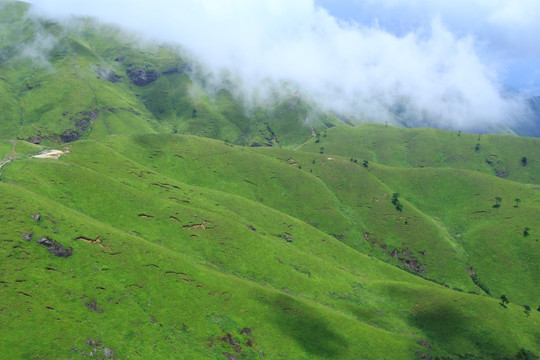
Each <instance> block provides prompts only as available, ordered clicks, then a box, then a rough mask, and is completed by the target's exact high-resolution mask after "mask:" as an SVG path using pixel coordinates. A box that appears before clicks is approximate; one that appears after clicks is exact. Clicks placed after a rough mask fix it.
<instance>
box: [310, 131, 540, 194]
mask: <svg viewBox="0 0 540 360" xmlns="http://www.w3.org/2000/svg"><path fill="white" fill-rule="evenodd" d="M317 141H318V142H317ZM539 148H540V139H538V138H526V137H517V136H506V135H473V134H464V133H458V132H452V131H444V130H437V129H427V128H418V129H400V128H395V127H386V126H384V125H376V124H364V125H359V126H357V127H350V126H337V127H334V128H332V129H328V130H327V131H324V132H322V134H321V135H320V136H319V137H318V138H314V139H312V140H310V141H309V142H308V143H306V144H305V145H304V146H302V147H301V148H300V150H302V151H308V152H314V153H321V152H322V153H324V154H333V155H341V156H344V157H346V158H353V159H356V160H359V161H360V162H362V161H363V160H368V161H373V162H376V163H378V164H382V165H387V166H392V167H412V168H424V167H437V168H455V169H468V170H476V171H480V172H484V173H486V174H491V175H496V176H498V177H501V178H505V179H509V180H514V181H519V182H522V183H531V184H538V183H540V152H539V150H538V149H539Z"/></svg>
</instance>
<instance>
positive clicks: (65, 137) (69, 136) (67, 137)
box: [60, 129, 81, 143]
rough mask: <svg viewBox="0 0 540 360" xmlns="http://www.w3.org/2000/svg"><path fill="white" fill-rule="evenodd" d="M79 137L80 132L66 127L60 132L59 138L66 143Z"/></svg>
mask: <svg viewBox="0 0 540 360" xmlns="http://www.w3.org/2000/svg"><path fill="white" fill-rule="evenodd" d="M80 137H81V134H80V133H79V132H78V131H75V130H70V129H67V130H66V131H64V132H63V133H62V134H60V139H62V142H65V143H68V142H72V141H76V140H78V139H79V138H80Z"/></svg>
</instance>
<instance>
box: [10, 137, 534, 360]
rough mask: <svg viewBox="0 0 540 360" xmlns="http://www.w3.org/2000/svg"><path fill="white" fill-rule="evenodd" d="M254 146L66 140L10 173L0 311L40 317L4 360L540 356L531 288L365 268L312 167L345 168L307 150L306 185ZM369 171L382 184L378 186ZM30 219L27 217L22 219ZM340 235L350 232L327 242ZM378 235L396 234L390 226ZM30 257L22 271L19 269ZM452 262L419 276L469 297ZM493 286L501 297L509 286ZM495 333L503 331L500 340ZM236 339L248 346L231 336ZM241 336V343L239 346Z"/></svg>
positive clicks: (438, 251)
mask: <svg viewBox="0 0 540 360" xmlns="http://www.w3.org/2000/svg"><path fill="white" fill-rule="evenodd" d="M19 144H24V143H19ZM16 146H18V145H16ZM260 152H261V151H255V150H251V149H243V148H242V147H238V146H231V145H227V144H223V143H220V142H216V141H213V140H205V139H201V138H195V137H184V136H178V135H176V136H175V135H172V136H171V135H169V136H164V135H145V136H134V137H120V136H114V137H108V138H106V139H104V140H103V141H101V142H94V141H86V142H76V143H73V144H72V145H71V146H70V147H69V153H67V154H66V155H64V156H62V157H60V158H59V159H37V158H24V157H22V158H19V159H17V160H15V161H13V162H11V163H9V164H7V165H6V167H5V169H4V172H3V174H2V176H1V180H2V181H1V182H0V185H1V187H2V194H3V199H4V201H3V206H2V215H1V216H2V218H3V219H6V218H8V219H9V221H8V222H7V226H6V227H2V234H1V235H0V236H1V237H2V239H4V241H3V244H4V245H3V247H2V249H3V250H2V251H3V252H4V254H5V255H4V256H5V257H6V259H8V261H7V262H5V263H4V265H3V269H2V270H3V271H2V273H3V274H5V277H4V278H3V279H2V281H3V282H2V284H3V290H2V291H3V293H4V294H5V298H6V299H8V301H7V302H6V305H5V306H4V309H3V313H4V314H6V317H5V319H6V321H8V320H9V321H10V322H12V321H15V322H16V324H18V325H17V326H16V327H17V328H19V329H24V328H26V326H25V325H24V324H25V323H26V322H33V321H36V320H37V318H40V319H42V320H40V321H42V322H46V325H45V326H44V327H38V328H36V330H34V331H35V332H34V333H33V336H31V337H29V338H28V339H29V340H28V341H27V342H26V343H25V346H22V347H19V349H20V350H18V351H24V353H23V352H20V353H18V352H16V353H14V354H15V355H16V357H17V356H20V357H25V356H28V355H31V356H37V355H39V354H41V355H42V356H43V357H44V358H47V357H51V356H68V354H73V355H77V354H79V355H80V351H85V353H86V354H88V353H89V351H90V350H92V348H91V347H88V346H86V345H85V343H84V342H85V339H87V338H91V339H92V340H93V341H100V342H102V348H104V347H106V348H110V349H113V350H114V351H115V353H116V354H117V356H118V357H120V358H122V357H127V356H136V357H137V356H138V357H148V356H157V357H167V356H169V355H170V354H190V352H188V350H187V348H186V347H187V346H189V348H190V349H191V350H189V351H191V352H192V354H193V355H192V356H193V357H200V358H207V357H216V358H223V356H224V355H223V354H224V353H227V354H233V355H234V356H238V358H242V357H240V356H243V357H245V358H250V357H251V356H257V352H258V350H262V351H263V353H264V354H267V355H270V354H271V355H273V356H274V357H275V358H343V359H349V358H351V357H354V356H355V355H353V354H359V353H362V354H364V355H362V356H360V358H375V359H378V358H389V359H392V358H396V357H398V358H411V359H413V358H417V356H418V351H420V352H422V353H424V354H431V355H432V356H451V357H453V356H458V355H466V354H469V355H468V356H473V357H475V358H482V357H484V358H493V357H494V356H500V358H503V357H504V356H507V357H510V356H514V355H516V354H517V353H518V351H520V349H522V348H523V349H529V350H534V349H536V348H537V347H538V343H537V337H538V336H539V333H538V330H537V329H538V326H537V325H538V320H540V318H539V315H538V313H537V312H534V311H533V312H532V313H531V314H529V315H526V314H525V313H524V312H523V310H524V309H523V307H522V306H521V302H519V301H518V299H519V300H521V299H527V300H529V299H530V298H532V297H536V298H537V295H538V294H537V293H536V292H535V290H534V289H529V292H525V293H523V294H522V295H521V296H522V297H521V298H520V297H518V294H517V288H516V287H514V288H512V290H514V291H516V292H515V293H514V292H510V291H507V292H506V294H507V295H508V297H509V299H510V301H511V303H510V304H509V305H508V307H507V308H504V307H502V306H501V305H500V304H499V300H498V299H497V296H498V295H499V294H498V293H497V294H494V297H488V296H486V294H482V295H475V294H467V293H464V292H461V291H456V290H452V289H446V288H444V287H443V286H440V285H438V284H436V283H433V282H429V281H426V280H423V279H422V277H420V276H415V275H413V274H410V273H408V272H405V271H402V270H400V269H399V268H398V267H396V266H392V265H391V264H387V263H385V261H381V260H377V259H376V257H381V258H383V259H384V256H381V253H378V252H377V251H375V250H374V251H371V250H370V249H371V247H372V246H373V244H372V243H371V242H370V241H369V240H371V238H369V239H366V238H365V237H364V236H363V235H362V234H360V229H356V228H355V231H349V232H348V233H347V232H346V231H347V229H343V227H345V226H349V229H352V228H353V227H354V221H356V217H355V216H358V215H357V214H356V211H355V210H354V209H352V206H351V205H349V204H346V205H343V204H342V203H340V202H341V201H343V196H342V194H341V193H340V192H339V191H338V190H335V189H337V188H338V187H337V186H336V184H333V183H332V182H331V181H329V180H328V179H326V180H323V179H324V178H325V177H327V176H323V174H325V173H326V174H328V173H335V172H336V169H337V168H340V167H342V168H344V169H347V168H350V167H351V166H352V165H351V163H350V162H349V161H343V160H341V161H340V160H339V159H334V160H328V159H325V158H323V157H321V156H315V160H316V161H315V164H313V163H311V166H312V167H313V168H314V169H315V172H319V175H316V174H315V175H314V173H312V172H308V171H309V170H307V168H308V167H309V166H310V165H309V164H306V165H304V166H302V169H299V165H291V164H290V160H289V159H284V160H282V159H280V158H281V157H282V155H284V151H280V150H271V149H266V150H265V151H263V152H266V153H265V154H264V155H260V154H258V153H260ZM268 155H271V156H268ZM298 155H299V157H298V159H302V157H304V158H306V159H312V160H313V155H309V154H306V153H303V154H302V153H298ZM295 160H296V159H295ZM325 160H326V161H325ZM301 162H302V160H300V163H301ZM219 163H221V164H222V165H221V166H219V165H218V164H219ZM329 164H332V165H334V164H337V165H335V167H330V166H329ZM224 165H226V166H224ZM355 166H356V168H355V170H359V171H360V172H362V173H365V176H366V177H373V175H371V174H370V173H368V172H367V171H366V170H365V169H363V168H361V167H359V166H358V165H355ZM317 169H320V170H317ZM381 169H384V168H381ZM381 169H377V171H380V172H381V173H380V174H379V173H377V176H378V177H380V178H383V175H382V170H381ZM370 171H373V172H376V171H375V170H374V169H373V170H370ZM212 174H213V175H212ZM212 176H213V177H212ZM218 179H221V181H219V180H218ZM272 179H276V180H272ZM244 180H247V181H244ZM296 182H299V184H296V185H295V183H296ZM373 182H374V183H377V184H374V185H372V186H373V187H374V189H372V190H368V189H367V188H365V189H364V191H374V192H375V191H381V190H387V189H386V188H385V187H386V186H387V185H385V184H383V183H382V182H378V181H375V180H374V181H373ZM213 184H214V185H213ZM253 184H260V186H258V188H260V191H261V193H259V192H257V191H253V189H252V190H251V191H249V190H248V189H250V188H252V187H254V185H253ZM377 186H378V188H377ZM377 189H378V190H377ZM353 193H354V192H353ZM353 193H351V194H353ZM4 194H5V195H4ZM523 197H524V198H525V196H523ZM411 198H412V196H411ZM319 201H324V206H322V207H321V206H320V205H322V204H321V203H320V202H319ZM15 204H17V206H16V207H15V206H14V205H15ZM404 204H405V207H406V208H407V207H408V206H409V203H408V202H407V203H404ZM522 206H523V207H524V208H525V204H523V205H522ZM536 206H537V205H536ZM518 209H519V208H518ZM534 209H536V210H535V211H537V209H538V208H537V207H536V208H535V206H533V205H531V207H530V210H534ZM385 211H391V210H390V209H386V210H385ZM394 211H395V210H394ZM415 211H416V212H415V213H413V212H411V213H409V210H404V212H403V213H404V215H406V216H407V218H408V219H410V222H411V226H412V227H411V230H410V231H411V232H414V233H415V234H416V237H418V236H420V235H421V234H422V231H423V230H422V228H420V227H419V229H417V230H416V229H415V225H413V223H414V222H415V221H420V222H421V221H426V224H427V223H428V222H427V220H425V219H422V216H423V215H422V214H421V213H420V211H427V209H420V208H419V210H415ZM36 213H39V214H41V219H40V220H39V221H36V220H34V219H33V218H32V217H31V216H30V215H32V214H36ZM389 216H390V217H389V219H390V218H392V217H391V215H389ZM424 216H425V215H424ZM415 217H418V219H417V220H414V219H415ZM315 219H318V220H315ZM368 219H369V218H364V219H363V220H364V221H365V222H366V223H365V225H364V226H365V227H366V229H370V228H371V227H372V226H375V227H376V225H372V224H371V222H370V221H368ZM308 220H309V222H308ZM315 221H317V223H316V224H315ZM433 227H434V229H435V226H434V225H433ZM337 231H345V232H346V237H345V238H342V237H340V236H331V235H329V234H333V235H336V233H335V232H337ZM361 231H365V230H361ZM433 231H435V230H433ZM30 232H32V233H34V237H33V238H32V240H30V241H25V240H24V239H23V238H22V237H21V235H27V234H29V233H30ZM383 235H384V237H383ZM41 236H49V237H50V238H52V239H54V240H56V241H58V242H60V243H61V244H63V245H64V246H65V247H72V248H73V255H72V256H71V257H68V258H65V259H64V258H60V257H55V256H53V255H52V254H50V253H48V252H47V248H46V247H44V246H42V245H38V244H37V243H36V239H38V238H40V237H41ZM373 236H376V237H377V238H378V239H381V240H380V241H382V240H383V239H386V238H387V237H388V238H399V237H400V228H399V226H398V227H396V228H394V227H388V228H387V229H386V231H385V232H384V234H380V235H379V234H376V235H375V234H374V235H373ZM440 236H443V237H444V236H445V235H444V234H443V235H440ZM336 237H337V238H336ZM413 237H414V236H411V237H410V238H413ZM406 238H407V236H404V237H403V238H401V239H402V240H404V239H406ZM352 239H355V240H352ZM340 240H342V241H340ZM366 240H368V241H366ZM432 240H433V239H432ZM446 240H447V241H450V240H448V239H446ZM528 240H529V239H528ZM354 241H356V242H357V243H359V242H362V244H357V245H356V246H355V245H354ZM422 241H426V240H422V239H417V243H411V245H409V246H408V247H407V248H408V249H409V250H413V246H418V245H419V244H421V242H422ZM444 241H445V239H444V238H442V239H441V240H440V242H441V243H442V245H441V244H439V245H437V244H433V246H432V248H429V249H430V250H427V251H426V255H425V256H426V259H427V258H429V259H431V260H430V261H433V262H435V261H437V258H436V257H437V256H440V257H441V259H443V261H444V254H445V252H447V251H449V250H445V246H446V245H444ZM349 242H352V243H349ZM433 242H434V243H435V242H438V241H435V240H434V241H433ZM389 243H390V240H389ZM347 244H348V245H347ZM533 244H534V243H533ZM379 245H380V244H379V243H377V247H378V246H379ZM423 245H425V246H428V245H427V243H425V242H424V243H423ZM451 245H455V244H451ZM455 247H456V248H458V247H457V245H455ZM537 248H538V246H537V245H536V249H537ZM387 249H390V248H388V247H387ZM424 249H427V247H425V248H424ZM431 249H433V253H434V254H433V255H432V256H431V251H432V250H431ZM459 250H460V251H461V252H463V254H464V255H462V256H465V258H466V257H470V259H468V261H469V262H470V263H474V266H475V269H477V270H476V271H478V272H479V274H484V273H483V272H482V271H483V270H484V268H483V266H485V265H486V264H488V269H494V268H493V267H491V268H490V267H489V262H486V261H484V262H482V261H480V260H478V261H477V259H476V258H475V257H474V256H471V255H469V252H468V248H466V247H465V246H463V245H462V244H459ZM400 251H401V250H400ZM370 253H371V255H372V256H366V254H370ZM373 255H376V256H373ZM473 255H475V254H473ZM389 257H390V256H387V258H389ZM533 257H534V254H533V255H531V262H532V260H533ZM30 259H33V260H31V261H32V262H33V264H34V265H32V266H31V267H28V266H25V263H27V262H28V261H29V260H30ZM394 260H396V259H394ZM459 261H462V259H461V258H459V257H458V258H457V262H456V263H457V265H453V264H454V262H455V261H454V262H453V261H447V262H446V263H445V264H447V272H455V274H450V275H448V277H447V278H444V277H441V276H442V274H443V272H442V271H437V270H435V269H433V270H432V269H431V266H432V265H431V263H429V262H428V261H427V260H426V263H427V264H430V265H429V266H427V270H426V272H425V274H422V276H424V277H428V278H429V277H434V278H439V280H440V281H441V282H442V281H443V280H445V281H446V280H448V281H453V284H459V285H460V286H462V287H463V288H465V289H474V288H475V285H474V284H473V283H472V281H471V280H470V277H469V276H468V272H467V270H466V269H465V268H463V269H460V267H459V265H460V264H461V263H460V262H459ZM395 263H396V264H399V261H397V260H396V261H395ZM36 264H40V265H36ZM462 265H463V266H465V264H462ZM531 265H532V266H534V262H532V264H531ZM41 269H43V270H41ZM461 270H462V271H461ZM497 270H498V269H497ZM515 270H516V271H518V270H523V269H515ZM460 271H461V272H460ZM488 271H490V270H488ZM530 274H534V268H533V269H532V271H531V272H530ZM51 276H53V277H54V280H51V278H50V277H51ZM479 276H480V275H479ZM509 277H510V274H509ZM158 279H159V280H158ZM441 279H442V280H441ZM520 280H522V281H523V282H521V281H520V282H521V285H520V286H522V287H523V288H526V287H527V286H528V285H531V284H534V281H535V279H534V277H533V276H531V277H530V279H528V280H526V277H521V278H520ZM484 281H489V277H486V279H485V280H484ZM53 282H54V284H55V285H54V286H52V284H53ZM488 284H489V285H491V283H488ZM497 286H500V287H502V288H504V289H509V288H508V287H507V286H509V285H508V284H506V282H502V283H500V284H498V285H497ZM505 287H506V288H505ZM495 288H497V287H496V286H495ZM477 292H478V293H480V291H477ZM219 294H221V295H219ZM21 299H23V300H22V301H21ZM218 299H219V300H218ZM216 301H217V302H216ZM119 304H120V306H118V305H119ZM124 304H125V305H124ZM457 304H461V305H459V306H457ZM531 304H532V303H531ZM276 308H278V309H280V310H277V311H276ZM154 309H155V310H154ZM203 309H204V310H203ZM102 311H103V312H102ZM105 313H107V314H108V315H107V321H106V323H105V324H102V321H103V320H102V318H103V317H104V316H105ZM16 314H25V315H24V316H23V317H22V318H21V317H20V316H16ZM250 314H251V315H250ZM255 314H256V315H255ZM265 314H266V315H265ZM47 319H49V320H47ZM55 319H58V320H55ZM449 319H451V322H449ZM47 321H49V322H47ZM56 321H60V322H61V323H56ZM60 324H62V325H60ZM182 324H183V325H182ZM508 324H512V334H514V335H513V336H506V335H505V334H506V333H507V331H508V328H507V327H508ZM244 327H245V328H249V329H251V331H252V335H247V334H245V332H244V333H242V334H240V332H241V330H242V329H244ZM280 327H281V328H280ZM61 329H69V333H70V334H72V335H70V336H69V337H68V339H69V340H63V341H62V344H66V346H60V344H58V343H56V344H55V347H53V348H51V347H50V346H48V344H47V346H40V345H39V344H35V343H34V342H33V339H34V337H40V336H41V335H42V334H43V332H52V333H54V334H55V336H61V335H60V333H59V331H62V330H61ZM119 329H123V330H121V331H120V330H119ZM255 329H257V331H256V330H255ZM279 329H280V330H279ZM486 329H488V330H487V332H486ZM259 332H260V335H259V336H260V338H259V337H257V338H255V336H256V334H258V333H259ZM75 334H76V335H75ZM227 334H229V335H227ZM6 335H8V334H6ZM228 336H230V337H231V339H232V340H230V339H229V337H228ZM147 337H148V339H146V338H147ZM172 338H176V339H178V340H179V339H183V340H181V341H172V340H171V339H172ZM263 339H264V340H263ZM321 339H323V340H321ZM362 339H363V340H362ZM2 341H3V345H2V347H3V348H6V347H12V346H13V344H15V343H16V342H17V343H20V341H21V340H20V334H17V333H14V334H9V336H3V340H2ZM66 341H67V343H69V344H67V343H66ZM248 341H249V344H251V346H249V345H243V344H247V343H248ZM419 343H422V344H425V343H427V344H429V346H430V347H431V348H430V349H429V348H426V346H422V345H419ZM255 344H256V345H255ZM277 344H279V347H276V346H277ZM394 344H395V345H394ZM154 345H155V347H154ZM72 347H75V348H77V349H78V352H77V353H75V352H71V351H72V350H70V349H71V348H72ZM102 348H99V347H96V349H97V351H98V352H99V351H102V350H103V349H102ZM389 348H390V349H392V350H388V349H389ZM250 354H251V355H250ZM220 356H221V357H220Z"/></svg>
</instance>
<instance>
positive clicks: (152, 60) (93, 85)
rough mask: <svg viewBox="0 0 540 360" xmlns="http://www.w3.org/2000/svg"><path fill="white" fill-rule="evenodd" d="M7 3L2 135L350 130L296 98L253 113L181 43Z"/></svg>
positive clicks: (41, 139) (54, 138) (241, 138)
mask: <svg viewBox="0 0 540 360" xmlns="http://www.w3.org/2000/svg"><path fill="white" fill-rule="evenodd" d="M0 6H1V7H2V8H1V14H0V36H1V38H0V73H1V74H2V76H0V108H1V109H2V110H3V111H2V112H1V113H0V126H1V128H2V131H1V132H0V139H15V138H18V139H28V140H29V141H32V142H35V143H44V144H55V143H61V142H72V141H74V140H77V139H99V138H103V137H104V136H107V135H111V134H115V135H121V134H124V135H125V134H147V133H156V132H157V133H168V134H172V133H181V134H193V135H198V136H203V137H209V138H214V139H220V140H224V141H227V142H231V143H236V144H246V145H254V146H257V145H262V146H266V145H267V146H294V145H298V144H301V143H303V142H305V141H306V140H308V139H309V138H310V137H311V136H312V134H313V132H314V131H316V130H317V131H318V130H324V129H326V128H327V127H328V126H334V125H339V124H343V122H342V121H341V120H339V119H338V118H337V117H335V116H332V115H329V114H325V113H320V112H316V111H314V108H315V106H314V105H313V104H310V103H308V102H305V101H304V100H303V99H301V98H300V96H298V95H296V94H294V93H291V94H289V95H276V96H275V98H274V99H273V100H271V101H269V102H268V104H264V105H255V106H253V108H250V109H248V108H247V107H246V106H245V104H244V101H243V100H242V98H241V97H239V96H234V95H233V94H234V93H236V92H237V91H236V90H235V85H234V84H232V83H231V84H229V85H227V88H225V85H224V86H222V87H221V88H220V87H217V88H216V86H215V85H211V84H209V80H208V79H207V78H206V76H205V75H204V74H205V72H204V70H201V69H200V66H199V65H198V63H197V61H196V60H195V59H191V58H190V57H189V56H187V55H186V54H185V52H184V51H183V50H182V49H180V48H178V47H177V46H172V45H166V44H148V42H147V43H146V44H145V45H142V44H141V41H140V40H139V39H136V37H134V36H133V35H130V34H127V33H125V32H122V31H121V30H120V29H118V28H116V27H113V26H106V25H102V24H99V23H97V22H96V21H94V20H92V19H88V18H81V19H76V20H73V21H72V22H70V23H69V24H61V23H57V22H55V21H52V20H48V19H42V18H39V17H37V16H36V15H29V14H28V7H29V6H28V5H27V4H24V3H21V2H16V1H2V2H1V3H0ZM283 93H285V94H286V93H287V92H286V91H284V92H283ZM308 115H309V116H310V117H311V119H310V120H309V123H308V122H307V120H308ZM310 124H311V125H310Z"/></svg>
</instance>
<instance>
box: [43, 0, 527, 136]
mask: <svg viewBox="0 0 540 360" xmlns="http://www.w3.org/2000/svg"><path fill="white" fill-rule="evenodd" d="M524 1H525V0H524ZM33 2H34V4H35V5H36V6H38V8H39V9H40V11H43V12H45V13H47V14H49V15H51V16H56V17H58V16H67V15H68V14H78V15H92V16H97V17H99V18H100V19H102V20H104V21H108V22H114V23H118V24H120V25H123V26H126V27H128V28H130V29H134V30H137V31H140V32H142V33H145V34H148V35H149V36H152V37H155V38H158V39H161V40H166V41H173V42H179V43H180V44H182V45H183V46H184V47H185V48H186V49H188V50H189V51H191V52H192V53H193V54H195V55H196V56H197V57H198V58H199V59H201V61H202V62H203V63H204V64H205V65H206V66H207V68H208V69H209V71H211V72H212V73H213V74H214V75H215V76H216V78H218V79H219V74H221V73H222V72H223V71H224V70H226V71H228V72H230V73H232V74H234V77H235V78H237V79H239V81H241V82H242V90H243V92H244V95H246V96H247V97H248V98H249V97H250V96H254V94H261V93H265V91H264V90H263V89H264V87H265V86H267V84H268V83H271V84H274V85H275V84H279V83H281V82H287V83H290V84H295V85H297V86H299V87H300V88H301V89H302V90H301V91H302V93H303V94H304V95H305V96H307V97H310V98H312V99H313V100H315V101H317V102H318V103H320V104H321V105H322V106H323V107H325V108H327V109H331V110H336V111H340V112H344V113H348V114H356V115H360V116H364V117H367V118H369V119H370V120H371V121H374V120H376V119H378V120H379V121H384V113H385V111H384V109H385V108H387V107H390V106H392V105H394V104H396V103H401V104H403V103H406V104H407V105H408V108H409V115H414V116H416V117H417V118H421V117H422V116H423V115H426V114H427V115H429V117H431V118H432V119H435V121H439V122H441V123H442V124H443V126H448V127H454V128H463V129H465V128H467V126H469V125H471V124H479V123H498V122H504V121H508V119H510V118H512V116H513V115H512V114H514V113H515V111H516V109H517V108H518V106H519V105H517V103H516V102H515V101H510V100H508V99H505V98H503V96H502V95H501V84H500V83H499V79H498V74H497V71H496V70H497V69H496V68H493V67H492V66H491V65H488V64H486V62H485V61H482V60H481V58H480V57H479V56H478V54H477V51H478V43H477V42H475V38H474V37H472V36H466V35H460V36H456V35H454V34H453V33H452V32H450V31H449V30H448V29H447V27H446V26H445V25H444V24H443V23H442V20H441V17H437V16H435V18H434V19H433V20H432V21H431V23H430V24H428V25H427V26H424V27H422V28H418V29H416V30H414V31H411V32H408V33H406V34H404V35H401V36H397V35H394V34H392V33H391V32H387V31H386V30H384V29H383V28H381V27H377V26H369V27H368V26H364V25H359V24H355V23H345V22H342V21H338V20H337V19H336V18H334V17H332V16H331V15H329V14H328V12H327V11H326V10H324V9H322V8H320V7H317V6H315V5H314V3H313V2H312V1H311V0H295V1H287V0H259V1H249V0H202V1H167V0H153V1H151V2H141V1H137V2H133V1H127V0H116V1H110V0H109V1H105V0H95V1H92V2H82V3H79V2H73V1H68V0H34V1H33ZM413 3H416V4H420V5H422V4H424V5H425V4H427V3H429V2H428V1H427V0H416V1H414V2H413ZM435 3H438V4H439V5H440V7H444V6H446V5H442V4H445V3H447V2H442V1H435ZM458 3H462V4H465V1H464V0H459V1H458ZM505 3H507V4H509V2H505ZM400 4H403V0H387V1H386V2H383V3H380V5H379V6H386V7H394V8H395V7H396V6H398V5H400ZM487 4H488V2H487V1H477V2H476V6H477V7H478V9H483V10H482V11H485V12H487V13H489V14H492V17H491V21H493V22H496V21H499V22H500V21H504V22H506V23H508V22H515V21H516V20H513V19H514V18H515V17H517V18H520V16H519V14H517V15H516V14H514V13H513V12H512V11H511V9H510V10H504V8H498V7H496V6H491V5H489V6H488V5H487ZM426 6H427V5H426ZM496 9H499V13H498V12H497V11H495V10H496ZM450 10H451V9H450ZM450 10H448V11H450ZM425 11H426V12H427V13H429V15H430V16H431V15H434V14H436V13H438V12H440V9H439V10H438V9H437V7H431V8H430V7H429V6H427V7H426V8H425ZM448 11H447V12H448ZM497 14H499V15H497ZM455 16H457V15H455ZM450 18H451V19H452V17H450ZM451 21H454V20H451ZM263 84H264V85H263Z"/></svg>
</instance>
